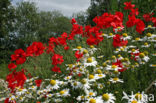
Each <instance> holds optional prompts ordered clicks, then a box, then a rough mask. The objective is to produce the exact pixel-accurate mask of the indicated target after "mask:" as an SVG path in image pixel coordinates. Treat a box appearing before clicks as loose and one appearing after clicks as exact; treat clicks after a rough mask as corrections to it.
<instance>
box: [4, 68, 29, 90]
mask: <svg viewBox="0 0 156 103" xmlns="http://www.w3.org/2000/svg"><path fill="white" fill-rule="evenodd" d="M26 80H27V77H26V76H25V74H24V70H22V71H19V72H16V71H13V72H12V73H10V74H8V75H7V77H6V81H7V82H8V88H10V89H11V90H12V92H14V89H15V87H21V88H23V85H24V83H25V81H26Z"/></svg>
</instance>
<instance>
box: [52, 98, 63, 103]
mask: <svg viewBox="0 0 156 103" xmlns="http://www.w3.org/2000/svg"><path fill="white" fill-rule="evenodd" d="M54 102H55V103H59V102H62V99H60V98H57V99H54Z"/></svg>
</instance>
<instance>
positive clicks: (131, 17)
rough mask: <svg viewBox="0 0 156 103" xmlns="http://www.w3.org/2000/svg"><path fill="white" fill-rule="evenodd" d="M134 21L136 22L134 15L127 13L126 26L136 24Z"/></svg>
mask: <svg viewBox="0 0 156 103" xmlns="http://www.w3.org/2000/svg"><path fill="white" fill-rule="evenodd" d="M136 23H137V19H136V18H135V16H134V15H133V16H130V15H128V21H127V22H126V26H127V27H132V26H134V25H136Z"/></svg>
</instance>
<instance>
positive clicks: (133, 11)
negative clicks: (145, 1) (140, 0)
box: [130, 8, 139, 15]
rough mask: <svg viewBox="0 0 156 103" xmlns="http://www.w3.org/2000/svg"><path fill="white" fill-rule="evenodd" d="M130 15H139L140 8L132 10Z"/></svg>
mask: <svg viewBox="0 0 156 103" xmlns="http://www.w3.org/2000/svg"><path fill="white" fill-rule="evenodd" d="M130 15H139V11H138V8H135V9H131V12H130Z"/></svg>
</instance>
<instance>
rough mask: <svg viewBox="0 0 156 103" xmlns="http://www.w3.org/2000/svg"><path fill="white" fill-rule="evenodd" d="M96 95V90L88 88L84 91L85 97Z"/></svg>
mask: <svg viewBox="0 0 156 103" xmlns="http://www.w3.org/2000/svg"><path fill="white" fill-rule="evenodd" d="M96 95H97V92H95V91H93V90H88V91H87V93H86V96H87V97H94V96H96Z"/></svg>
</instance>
